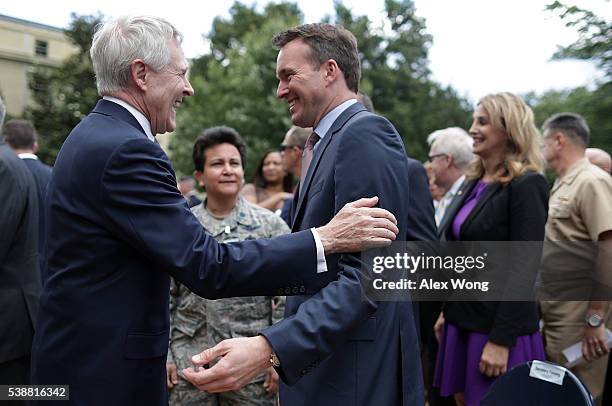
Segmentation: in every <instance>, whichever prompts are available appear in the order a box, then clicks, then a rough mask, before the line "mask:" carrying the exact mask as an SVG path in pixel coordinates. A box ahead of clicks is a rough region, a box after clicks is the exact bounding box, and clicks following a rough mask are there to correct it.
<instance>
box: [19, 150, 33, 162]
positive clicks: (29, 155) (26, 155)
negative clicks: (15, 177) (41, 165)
mask: <svg viewBox="0 0 612 406" xmlns="http://www.w3.org/2000/svg"><path fill="white" fill-rule="evenodd" d="M17 156H19V158H21V159H36V160H37V161H38V157H37V156H36V155H34V154H32V153H31V152H24V153H21V154H17Z"/></svg>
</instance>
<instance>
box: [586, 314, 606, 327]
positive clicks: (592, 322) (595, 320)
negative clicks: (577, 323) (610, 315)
mask: <svg viewBox="0 0 612 406" xmlns="http://www.w3.org/2000/svg"><path fill="white" fill-rule="evenodd" d="M587 324H588V325H589V326H591V327H599V326H601V325H602V324H603V318H602V317H601V316H599V315H597V314H593V315H591V316H589V317H588V318H587Z"/></svg>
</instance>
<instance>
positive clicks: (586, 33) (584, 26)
mask: <svg viewBox="0 0 612 406" xmlns="http://www.w3.org/2000/svg"><path fill="white" fill-rule="evenodd" d="M546 9H547V10H549V11H555V12H558V13H559V16H560V18H561V19H562V20H564V21H565V25H566V26H567V27H574V28H576V30H577V31H578V34H579V38H578V40H577V41H576V42H574V43H573V44H570V45H568V46H566V47H559V50H558V51H557V52H556V53H555V54H554V55H553V59H566V58H576V59H584V60H591V61H593V62H595V64H596V65H597V66H598V67H599V68H601V69H602V70H603V71H604V74H605V76H606V78H607V79H608V80H609V79H610V78H612V23H610V21H607V20H606V19H605V18H603V17H599V16H597V15H595V13H593V12H592V11H589V10H586V9H583V8H580V7H576V6H568V5H565V4H563V3H561V2H559V1H555V2H553V3H551V4H549V5H547V6H546Z"/></svg>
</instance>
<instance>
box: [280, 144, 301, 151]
mask: <svg viewBox="0 0 612 406" xmlns="http://www.w3.org/2000/svg"><path fill="white" fill-rule="evenodd" d="M291 148H301V147H300V146H299V145H287V144H281V145H280V147H278V150H279V151H280V152H283V151H284V150H286V149H291Z"/></svg>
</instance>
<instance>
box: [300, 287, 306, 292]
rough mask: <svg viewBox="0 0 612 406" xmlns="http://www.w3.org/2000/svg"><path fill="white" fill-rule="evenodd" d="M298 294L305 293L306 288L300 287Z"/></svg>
mask: <svg viewBox="0 0 612 406" xmlns="http://www.w3.org/2000/svg"><path fill="white" fill-rule="evenodd" d="M300 293H306V288H305V287H304V285H302V286H300Z"/></svg>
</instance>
